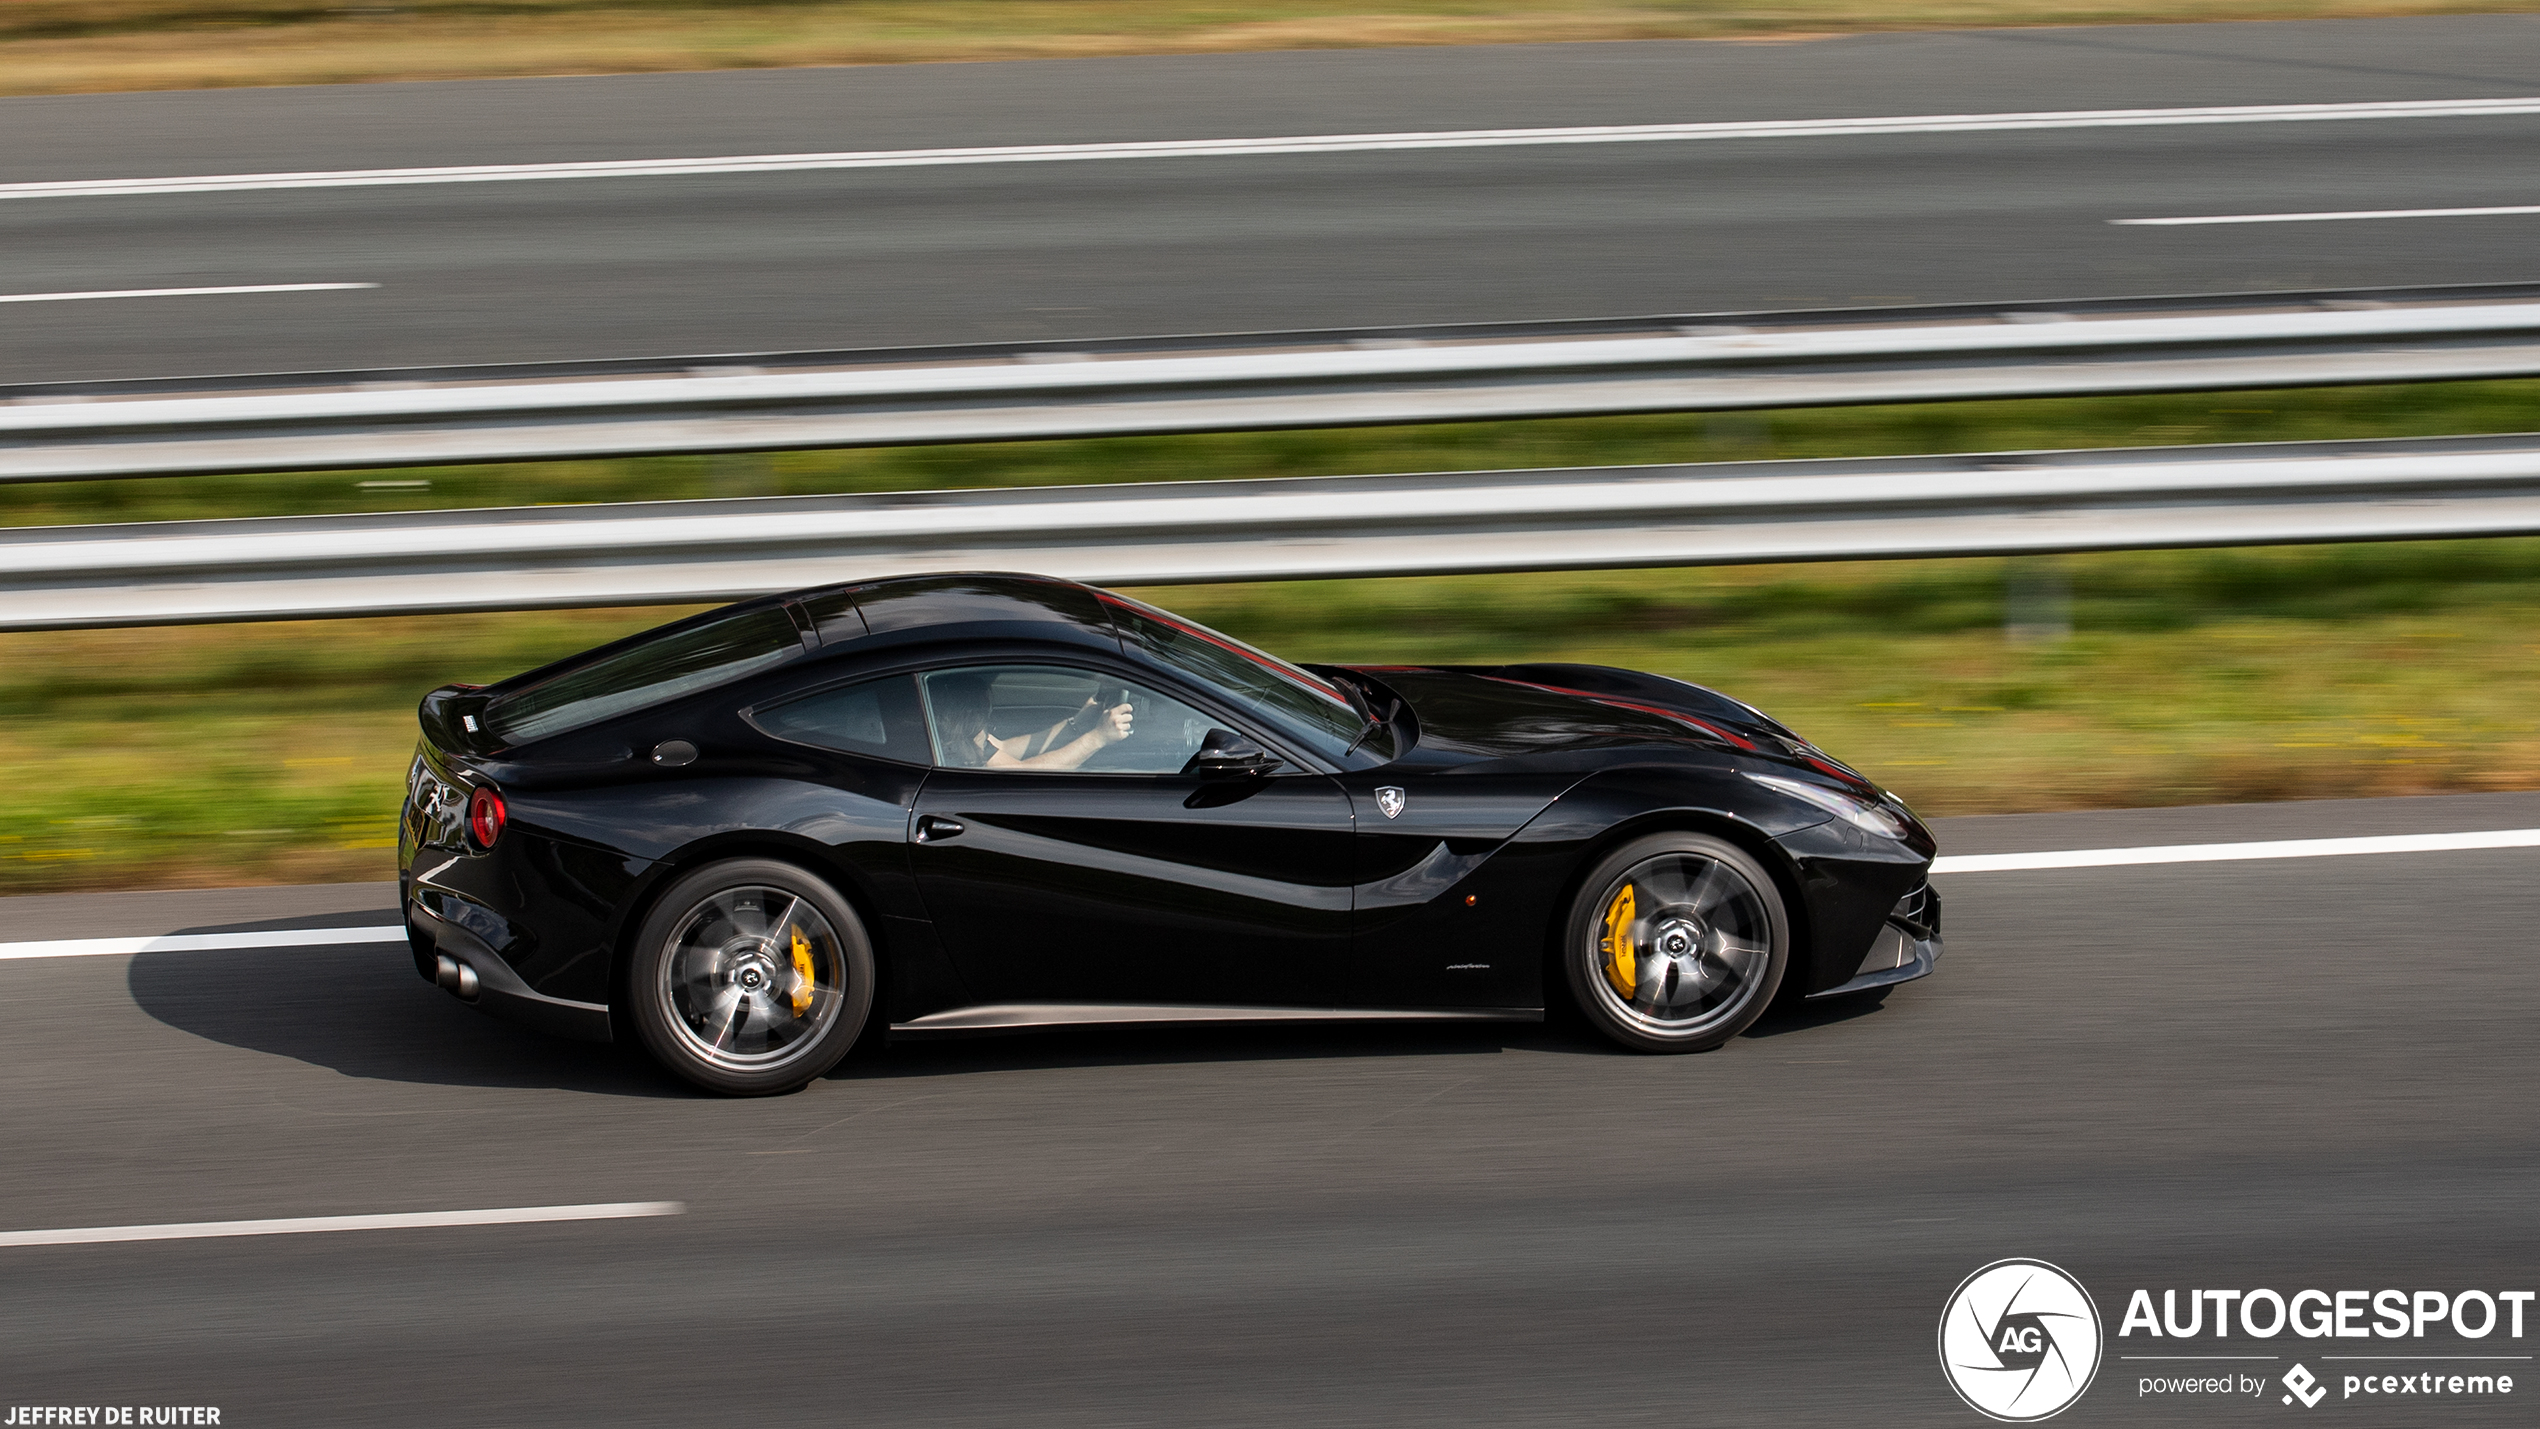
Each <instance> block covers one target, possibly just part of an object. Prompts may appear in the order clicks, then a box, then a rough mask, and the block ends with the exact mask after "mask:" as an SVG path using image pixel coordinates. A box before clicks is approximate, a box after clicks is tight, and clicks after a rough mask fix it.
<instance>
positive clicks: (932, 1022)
mask: <svg viewBox="0 0 2540 1429" xmlns="http://www.w3.org/2000/svg"><path fill="white" fill-rule="evenodd" d="M1542 1020H1543V1009H1542V1008H1539V1007H1404V1008H1378V1007H1212V1006H1207V1005H1184V1004H1176V1003H1159V1002H998V1003H988V1004H985V1005H982V1006H979V1007H956V1008H952V1009H950V1010H948V1011H944V1012H930V1013H928V1014H926V1015H925V1016H924V1017H919V1018H914V1019H912V1020H910V1021H907V1022H894V1023H892V1024H891V1031H892V1033H893V1034H894V1035H899V1034H919V1035H923V1034H925V1033H930V1032H1011V1031H1019V1030H1022V1029H1026V1028H1033V1027H1103V1026H1128V1025H1135V1024H1139V1023H1194V1022H1541V1021H1542Z"/></svg>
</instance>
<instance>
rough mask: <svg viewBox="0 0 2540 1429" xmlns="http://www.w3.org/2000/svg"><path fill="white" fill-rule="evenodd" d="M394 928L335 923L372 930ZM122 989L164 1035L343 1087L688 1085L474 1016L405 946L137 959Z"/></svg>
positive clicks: (614, 1091) (612, 1054) (622, 1089)
mask: <svg viewBox="0 0 2540 1429" xmlns="http://www.w3.org/2000/svg"><path fill="white" fill-rule="evenodd" d="M394 918H395V914H393V913H391V914H388V915H387V916H386V917H385V918H382V917H379V916H372V917H369V918H366V919H357V918H346V919H342V920H340V921H341V922H343V923H344V924H345V925H347V926H353V925H357V924H370V925H375V924H378V923H380V922H383V921H393V920H394ZM312 921H315V920H311V919H308V918H305V917H303V918H293V919H282V920H275V921H272V922H267V923H246V924H235V923H233V924H225V925H222V926H220V927H217V928H189V929H186V930H185V931H187V932H189V933H211V932H220V933H233V932H257V931H263V930H264V929H268V928H275V929H279V928H306V927H308V926H310V924H311V923H312ZM126 984H127V986H129V987H130V989H131V991H132V1000H133V1002H134V1003H135V1004H136V1005H138V1006H139V1007H140V1008H141V1010H142V1011H144V1012H146V1013H148V1014H150V1015H151V1016H152V1017H155V1018H157V1019H158V1020H159V1021H161V1022H164V1023H166V1024H167V1025H168V1026H170V1027H174V1028H177V1029H178V1030H180V1031H184V1032H190V1033H192V1034H194V1035H195V1036H197V1037H205V1038H209V1039H210V1040H212V1041H214V1042H223V1043H227V1044H228V1045H230V1046H233V1047H244V1048H248V1049H249V1050H252V1051H257V1052H266V1053H270V1054H272V1055H274V1056H278V1057H290V1058H293V1059H295V1060H297V1061H302V1062H307V1063H309V1064H310V1065H312V1066H319V1067H327V1068H331V1069H332V1070H334V1071H338V1072H341V1073H343V1074H344V1075H345V1076H348V1077H364V1078H369V1079H372V1080H377V1081H393V1082H418V1083H426V1084H434V1085H442V1086H475V1087H552V1088H555V1089H558V1090H562V1091H575V1092H589V1093H592V1094H594V1095H601V1096H635V1097H679V1096H686V1095H689V1092H688V1089H687V1087H686V1086H685V1084H683V1083H681V1082H679V1081H677V1080H675V1079H673V1078H671V1077H670V1076H668V1075H666V1074H664V1073H662V1072H660V1071H659V1070H657V1069H656V1068H654V1067H653V1066H652V1064H651V1063H649V1062H646V1061H645V1060H643V1058H641V1057H640V1056H637V1055H634V1054H631V1053H629V1052H627V1051H626V1050H624V1049H620V1048H613V1047H600V1046H594V1045H592V1044H590V1043H587V1042H572V1041H566V1040H564V1039H562V1038H556V1037H548V1036H544V1035H542V1034H540V1033H536V1032H531V1031H527V1030H525V1029H522V1028H518V1027H513V1026H511V1025H509V1024H507V1023H503V1022H497V1021H495V1020H494V1019H493V1018H491V1017H488V1016H486V1015H485V1014H483V1013H481V1012H478V1011H476V1010H475V1009H474V1008H471V1007H469V1006H467V1005H466V1004H465V1003H462V1002H460V1001H459V1000H458V999H456V998H454V997H452V996H450V995H449V994H448V993H445V992H443V991H441V990H440V989H438V988H435V987H434V986H432V985H431V984H430V983H427V982H425V981H424V980H423V979H421V978H419V977H416V976H415V969H414V959H413V955H412V954H410V953H409V952H408V951H407V950H406V945H405V944H404V943H402V942H398V943H361V944H354V945H350V946H345V947H333V948H325V947H312V948H255V949H245V950H241V951H238V952H196V953H138V954H135V955H134V957H133V959H132V969H131V971H130V973H128V974H127V975H126Z"/></svg>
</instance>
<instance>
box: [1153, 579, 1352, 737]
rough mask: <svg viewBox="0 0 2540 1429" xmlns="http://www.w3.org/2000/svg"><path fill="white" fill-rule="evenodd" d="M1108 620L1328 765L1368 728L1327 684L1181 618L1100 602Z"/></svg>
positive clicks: (1274, 657)
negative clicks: (1264, 717)
mask: <svg viewBox="0 0 2540 1429" xmlns="http://www.w3.org/2000/svg"><path fill="white" fill-rule="evenodd" d="M1102 600H1103V603H1104V604H1105V605H1107V606H1110V607H1111V613H1112V618H1113V619H1114V620H1116V621H1118V622H1119V624H1120V626H1121V628H1122V629H1123V630H1125V631H1126V632H1127V633H1128V635H1129V637H1130V638H1131V639H1133V640H1136V641H1137V642H1138V643H1139V644H1140V645H1142V646H1144V647H1145V648H1146V651H1147V653H1148V654H1150V655H1153V656H1154V657H1155V658H1156V659H1158V660H1161V661H1163V662H1164V663H1165V664H1167V665H1171V666H1173V667H1174V668H1175V669H1177V670H1180V671H1182V672H1183V673H1185V674H1187V675H1189V676H1191V677H1192V678H1193V679H1196V680H1198V681H1200V682H1201V683H1202V684H1205V685H1207V686H1208V687H1209V688H1211V689H1215V690H1222V691H1224V692H1225V693H1226V695H1227V696H1228V697H1230V698H1232V699H1234V700H1236V701H1238V702H1240V703H1243V704H1246V705H1249V706H1251V707H1252V708H1254V709H1256V710H1259V711H1261V712H1262V713H1264V714H1266V715H1268V716H1269V717H1270V718H1271V719H1272V720H1274V721H1276V722H1277V723H1278V724H1279V725H1280V726H1281V727H1282V728H1285V729H1287V730H1290V731H1291V732H1293V733H1294V734H1296V735H1297V736H1298V737H1300V738H1302V739H1304V740H1305V741H1306V742H1307V743H1309V744H1311V745H1313V746H1314V748H1315V749H1316V750H1318V751H1319V752H1321V753H1322V754H1323V755H1325V756H1326V757H1329V758H1333V759H1338V758H1339V757H1340V754H1341V751H1342V750H1344V749H1347V748H1348V747H1349V745H1350V742H1351V741H1352V740H1354V739H1356V738H1357V737H1358V735H1359V732H1360V731H1361V730H1363V729H1365V728H1366V726H1367V721H1366V720H1365V719H1364V718H1363V717H1361V716H1360V715H1359V713H1358V707H1357V706H1356V705H1353V704H1351V703H1350V702H1349V697H1348V696H1347V695H1344V694H1342V693H1341V692H1340V691H1339V690H1338V689H1337V688H1335V687H1334V686H1333V685H1332V684H1331V682H1330V681H1327V680H1324V679H1321V678H1319V677H1317V676H1315V675H1314V674H1312V673H1310V672H1308V671H1305V670H1300V669H1298V668H1297V667H1296V666H1294V665H1291V664H1289V663H1288V662H1287V661H1285V660H1282V659H1280V658H1279V657H1278V656H1276V655H1271V654H1267V653H1264V652H1262V651H1259V650H1255V649H1254V648H1252V647H1251V646H1249V645H1246V644H1244V643H1243V642H1242V641H1240V640H1237V639H1234V638H1233V637H1231V636H1226V635H1220V634H1218V633H1217V632H1216V631H1214V630H1211V629H1209V628H1208V627H1206V626H1204V625H1195V624H1193V623H1191V622H1190V621H1187V620H1184V619H1182V618H1181V617H1180V616H1178V615H1168V614H1166V613H1165V612H1163V611H1161V610H1158V609H1156V608H1155V607H1154V606H1151V605H1141V604H1139V603H1138V602H1137V601H1134V600H1130V599H1127V598H1126V597H1123V596H1116V595H1110V594H1105V595H1104V596H1103V598H1102Z"/></svg>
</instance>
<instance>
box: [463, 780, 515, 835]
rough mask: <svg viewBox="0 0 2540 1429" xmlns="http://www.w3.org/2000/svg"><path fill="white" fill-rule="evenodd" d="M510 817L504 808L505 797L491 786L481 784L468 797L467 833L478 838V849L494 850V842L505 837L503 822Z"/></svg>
mask: <svg viewBox="0 0 2540 1429" xmlns="http://www.w3.org/2000/svg"><path fill="white" fill-rule="evenodd" d="M507 817H509V813H508V811H506V810H505V809H504V808H503V796H502V795H501V794H500V793H498V792H496V790H495V788H494V786H493V785H491V784H479V785H477V786H476V792H475V793H473V794H470V795H468V796H467V831H468V832H469V833H470V834H472V835H474V836H475V838H476V846H477V847H478V848H492V847H493V846H494V840H496V839H498V838H501V837H502V836H503V820H504V819H505V818H507Z"/></svg>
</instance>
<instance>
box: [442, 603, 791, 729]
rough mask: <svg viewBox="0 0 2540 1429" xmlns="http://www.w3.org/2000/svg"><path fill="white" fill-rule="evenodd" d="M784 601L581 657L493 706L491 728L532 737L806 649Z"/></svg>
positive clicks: (488, 715)
mask: <svg viewBox="0 0 2540 1429" xmlns="http://www.w3.org/2000/svg"><path fill="white" fill-rule="evenodd" d="M802 648H803V646H802V637H801V636H800V635H798V634H797V633H795V630H794V622H793V618H792V617H790V616H788V615H787V614H786V613H785V612H784V611H783V610H782V609H779V608H776V607H765V608H762V609H758V610H750V611H744V612H742V613H740V614H738V615H729V616H725V617H724V618H722V619H720V620H710V621H707V622H706V623H705V624H703V625H691V626H688V627H686V628H684V629H673V630H670V631H668V632H665V633H663V634H662V635H660V636H657V637H655V638H653V639H649V640H644V641H642V642H640V643H638V644H635V645H632V646H629V647H627V648H625V649H622V650H618V651H615V652H613V653H611V654H607V655H603V656H600V657H599V658H598V659H595V660H591V661H588V662H586V663H584V664H580V665H576V666H574V667H573V668H571V669H569V670H565V671H563V672H562V673H560V674H555V675H550V676H548V677H547V678H546V679H543V680H541V681H539V682H538V683H537V684H534V685H531V686H530V687H528V688H527V689H524V690H515V691H513V692H511V693H510V694H507V695H504V696H503V697H502V698H500V699H498V700H496V701H495V702H494V703H493V704H492V705H490V706H488V707H487V709H486V712H485V723H486V728H487V730H488V732H490V733H491V734H492V735H493V736H494V737H495V738H496V739H499V740H501V741H502V742H503V743H505V744H529V743H532V742H534V741H536V740H541V739H545V738H547V737H548V736H550V735H557V734H563V733H565V732H566V731H568V730H576V729H580V728H582V727H583V726H584V725H590V724H597V723H599V722H600V721H601V720H604V719H608V718H610V717H611V716H614V715H621V714H624V713H626V712H627V711H629V710H638V709H642V708H644V707H645V706H646V705H655V704H660V703H661V702H662V701H664V700H673V699H677V698H678V697H680V696H681V695H687V694H694V693H695V692H696V691H698V690H704V689H711V688H713V687H714V686H716V685H720V684H726V683H728V682H730V681H733V680H737V679H740V678H741V677H742V676H744V675H748V674H751V673H754V672H756V671H759V670H764V669H766V668H768V667H769V666H771V665H775V664H778V663H780V662H782V661H784V660H785V659H787V658H788V657H791V656H794V655H798V654H800V653H802Z"/></svg>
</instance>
